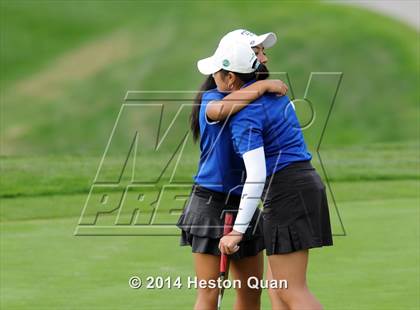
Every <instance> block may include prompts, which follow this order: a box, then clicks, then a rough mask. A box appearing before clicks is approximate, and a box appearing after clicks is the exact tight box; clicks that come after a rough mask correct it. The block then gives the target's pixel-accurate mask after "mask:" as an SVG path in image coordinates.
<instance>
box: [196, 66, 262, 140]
mask: <svg viewBox="0 0 420 310" xmlns="http://www.w3.org/2000/svg"><path fill="white" fill-rule="evenodd" d="M221 72H222V74H223V75H227V74H228V73H229V71H226V70H224V69H222V70H221ZM233 73H234V74H235V75H236V76H237V77H238V78H239V79H240V80H241V82H242V83H243V84H245V83H248V82H250V81H252V80H257V81H258V80H265V79H267V78H268V77H269V75H270V74H269V72H268V68H267V67H266V66H265V65H264V64H260V65H259V66H258V68H257V70H255V72H251V73H236V72H233ZM216 87H217V86H216V82H215V81H214V78H213V77H212V76H211V75H209V76H208V77H207V78H206V80H205V81H204V82H203V84H202V85H201V86H200V89H199V91H198V93H197V95H196V96H195V98H194V104H193V107H192V110H191V114H190V129H191V132H192V134H193V139H194V142H197V141H198V139H199V138H200V121H199V115H200V107H201V99H202V97H203V93H204V92H205V91H207V90H210V89H214V88H216Z"/></svg>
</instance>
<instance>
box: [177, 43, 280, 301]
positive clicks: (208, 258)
mask: <svg viewBox="0 0 420 310" xmlns="http://www.w3.org/2000/svg"><path fill="white" fill-rule="evenodd" d="M245 39H246V38H245ZM239 41H240V42H238V40H237V38H236V39H235V38H233V37H231V38H229V37H227V38H226V37H225V38H224V39H223V40H222V41H221V42H220V45H219V47H218V49H217V51H216V54H217V55H219V56H220V57H222V58H223V57H224V56H223V55H226V54H227V53H230V54H231V55H232V56H234V55H240V54H241V50H242V51H245V52H246V53H248V52H249V53H248V56H249V58H250V59H249V61H248V62H247V63H243V62H241V59H242V58H243V57H237V58H235V59H233V58H231V60H230V61H229V60H228V62H229V63H228V62H227V61H224V60H227V59H226V58H223V59H219V60H220V61H221V62H220V64H221V65H224V66H225V67H229V68H232V66H233V67H234V66H243V67H244V68H245V67H246V69H247V70H249V71H250V72H252V74H253V75H254V76H255V75H256V73H255V71H256V68H258V67H259V68H260V71H261V72H262V73H261V74H260V76H259V78H260V79H263V78H266V77H267V73H265V74H264V72H266V68H265V67H264V66H262V65H260V63H259V61H258V60H257V57H256V55H255V52H254V51H253V50H252V49H251V48H250V44H249V43H248V42H246V41H245V40H239ZM251 57H252V59H251ZM260 57H261V60H262V61H263V62H266V60H267V59H266V57H265V55H264V54H263V53H260ZM264 57H265V58H264ZM200 68H201V65H200ZM201 70H206V68H201ZM206 72H207V71H206ZM210 73H212V72H209V76H208V78H207V80H206V82H205V83H204V84H203V86H202V88H201V90H202V92H200V93H199V95H198V97H197V100H196V105H195V106H194V108H193V111H192V113H191V129H192V131H193V134H194V137H195V138H196V139H198V138H199V139H200V149H201V156H200V163H199V168H198V172H197V175H196V176H195V183H196V184H195V185H194V187H193V191H192V195H191V197H190V199H189V202H188V203H187V206H186V208H185V210H184V211H183V213H182V215H181V217H180V219H179V221H178V227H179V228H181V229H182V236H181V245H189V246H191V248H192V252H193V256H194V262H195V270H196V276H197V278H198V279H199V280H206V281H209V280H216V279H217V278H218V275H219V262H220V250H219V248H218V244H219V241H220V238H221V237H222V234H223V214H224V211H226V210H237V209H238V206H239V202H240V193H241V188H240V185H241V183H243V182H242V172H243V171H244V165H243V161H242V159H241V158H240V157H239V156H237V155H236V154H235V152H234V150H233V144H232V141H231V135H230V132H229V130H228V128H227V127H226V126H225V123H224V122H220V120H222V119H224V118H226V117H227V116H229V115H231V114H233V113H236V112H237V111H239V110H240V109H241V108H243V106H244V105H246V104H249V103H250V102H251V101H253V100H255V99H256V98H258V97H259V96H261V95H262V94H263V93H264V92H267V91H269V92H275V93H278V94H284V93H285V92H286V91H287V86H286V85H285V84H284V83H283V82H281V81H279V80H265V81H264V80H261V81H258V82H256V83H254V84H253V85H251V86H250V87H248V88H244V89H242V90H238V91H236V92H232V93H231V94H229V95H227V96H226V97H225V95H226V94H221V93H220V92H218V91H217V89H216V84H215V82H214V79H213V77H212V75H211V74H210ZM258 215H259V214H258V213H255V215H254V216H253V219H252V221H251V224H250V226H249V229H248V230H247V231H246V233H245V236H244V239H243V241H242V242H241V249H240V250H239V251H237V252H236V253H235V254H233V255H231V257H230V258H231V263H230V270H231V273H232V275H233V277H234V278H235V279H239V280H241V282H242V285H241V288H238V289H237V290H236V292H237V298H236V301H235V309H259V308H260V295H261V290H260V289H251V288H249V287H248V286H247V285H246V281H247V279H248V278H249V277H252V276H253V277H256V278H258V279H261V278H262V273H263V257H262V250H263V249H264V241H263V237H262V235H263V231H262V226H261V225H259V219H258V218H259V216H258ZM217 295H218V288H214V289H210V288H199V289H198V294H197V300H196V304H195V309H214V308H216V302H217Z"/></svg>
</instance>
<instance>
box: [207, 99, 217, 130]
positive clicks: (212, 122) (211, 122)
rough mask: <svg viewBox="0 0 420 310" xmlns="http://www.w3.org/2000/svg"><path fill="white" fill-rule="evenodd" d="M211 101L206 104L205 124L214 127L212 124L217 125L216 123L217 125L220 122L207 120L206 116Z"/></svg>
mask: <svg viewBox="0 0 420 310" xmlns="http://www.w3.org/2000/svg"><path fill="white" fill-rule="evenodd" d="M213 101H214V100H212V101H210V102H209V103H207V105H206V113H205V115H206V123H207V124H209V125H214V124H217V123H219V122H220V121H212V120H210V119H209V117H208V116H207V108H208V107H209V104H211V103H212V102H213Z"/></svg>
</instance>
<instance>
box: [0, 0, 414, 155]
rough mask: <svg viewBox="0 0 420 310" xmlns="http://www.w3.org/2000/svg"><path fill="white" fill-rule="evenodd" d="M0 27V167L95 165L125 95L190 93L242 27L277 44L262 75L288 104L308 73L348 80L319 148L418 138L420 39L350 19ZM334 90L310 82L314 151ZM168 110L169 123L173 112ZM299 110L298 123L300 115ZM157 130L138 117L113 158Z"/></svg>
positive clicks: (134, 10) (71, 16)
mask: <svg viewBox="0 0 420 310" xmlns="http://www.w3.org/2000/svg"><path fill="white" fill-rule="evenodd" d="M256 12H258V14H256ZM338 21H339V22H338ZM1 23H2V26H1V78H0V81H1V87H2V91H1V96H2V97H1V105H2V121H1V128H0V129H1V152H0V154H2V155H7V154H9V155H12V154H20V155H24V154H26V155H32V154H80V153H81V154H91V155H95V156H97V155H100V154H102V152H103V150H104V147H105V145H106V142H107V140H108V138H109V135H110V132H111V129H112V127H113V125H114V122H115V119H116V117H117V114H118V111H119V110H120V107H121V104H122V103H123V98H124V96H125V93H126V91H127V90H195V89H197V87H198V86H199V84H200V81H201V80H202V79H203V78H202V76H200V74H199V73H198V72H197V70H196V67H195V62H196V60H197V59H199V58H201V57H204V56H207V55H209V54H210V53H212V51H213V50H214V48H215V46H216V43H217V42H218V39H219V38H220V37H221V35H222V34H224V33H226V32H227V31H229V30H231V29H235V28H238V27H246V28H249V29H251V30H254V31H255V32H257V33H258V32H264V31H274V32H276V33H277V35H278V37H279V41H278V44H277V45H276V46H275V47H274V48H273V49H271V50H269V51H268V55H269V57H270V63H269V67H270V68H271V70H272V71H276V72H287V73H288V75H289V77H290V80H289V83H290V86H291V91H290V92H289V94H290V95H291V96H292V97H295V98H302V97H303V95H304V91H305V87H306V83H307V81H308V79H309V76H310V73H311V72H312V71H316V72H337V71H338V72H343V74H344V76H343V80H342V83H341V87H340V89H339V91H338V96H337V100H336V105H335V106H334V109H333V116H332V118H331V120H330V123H329V127H328V131H327V134H326V136H325V140H324V143H325V145H327V144H334V145H349V144H366V143H371V142H378V141H380V142H386V141H399V140H413V139H417V138H418V130H417V129H418V122H417V119H418V113H419V105H418V92H417V88H416V87H417V83H416V82H418V81H416V78H417V75H418V72H419V65H418V62H417V59H418V58H417V52H418V50H417V45H416V42H417V39H418V37H417V36H418V33H416V32H415V31H414V30H412V29H410V28H408V27H406V26H404V25H402V24H400V23H398V22H396V21H393V20H391V19H388V18H386V17H382V16H378V15H375V14H373V13H371V12H367V11H363V10H360V9H357V8H353V7H351V8H349V7H345V6H333V5H324V4H322V5H321V4H316V3H314V4H308V3H306V2H305V3H304V4H302V3H301V4H292V3H290V2H286V3H281V2H267V3H263V4H262V5H261V4H260V3H258V4H256V3H245V4H239V3H229V4H223V3H211V2H201V3H187V2H183V3H177V4H171V3H168V2H160V3H150V2H149V3H139V2H130V1H127V2H122V3H116V2H106V3H102V4H101V5H100V6H99V5H97V4H96V3H95V2H94V1H92V2H66V3H64V2H55V1H42V2H32V1H19V2H13V1H2V2H1ZM273 76H276V77H280V78H284V79H286V76H285V75H284V74H278V75H276V74H274V75H273ZM336 85H337V77H336V76H317V77H316V78H314V79H313V81H312V84H311V87H310V89H309V92H308V99H309V100H310V101H311V102H312V103H313V104H314V106H315V109H316V113H317V119H316V122H315V123H314V126H313V127H311V128H310V129H308V130H306V131H305V134H306V137H307V139H308V141H309V144H310V145H316V143H317V141H318V139H319V134H320V131H321V128H322V125H323V123H324V121H325V117H326V114H327V111H328V109H329V107H330V105H331V99H332V95H333V94H334V90H335V88H336ZM163 104H164V105H165V107H167V108H168V109H166V110H165V117H168V119H170V118H171V116H172V115H174V113H175V112H176V110H177V108H176V107H175V104H173V103H168V102H166V103H165V102H163ZM298 109H300V112H299V113H300V114H302V115H301V117H302V118H305V115H304V110H305V107H304V106H302V108H300V107H299V106H298ZM186 114H187V111H186V113H185V114H184V115H181V118H180V122H182V124H183V126H180V127H179V129H177V130H178V131H179V132H178V133H181V131H182V130H183V129H185V125H186V124H185V122H186ZM158 119H159V113H149V114H148V113H146V115H144V114H142V113H139V115H137V116H136V117H133V118H132V119H131V120H130V122H128V123H127V122H126V123H125V127H124V128H122V130H121V131H120V132H119V135H118V140H115V141H116V142H115V144H114V145H115V149H117V150H120V151H121V150H123V152H125V151H126V149H125V145H126V143H128V142H127V141H129V140H130V139H131V138H132V130H133V128H134V127H136V128H137V129H138V130H139V131H140V134H141V133H146V134H144V135H142V139H143V140H142V141H141V142H142V143H147V142H148V141H152V140H153V139H154V138H155V136H154V135H155V132H154V131H155V129H156V127H155V126H156V122H157V121H158ZM167 124H168V123H167ZM170 148H171V147H169V149H170Z"/></svg>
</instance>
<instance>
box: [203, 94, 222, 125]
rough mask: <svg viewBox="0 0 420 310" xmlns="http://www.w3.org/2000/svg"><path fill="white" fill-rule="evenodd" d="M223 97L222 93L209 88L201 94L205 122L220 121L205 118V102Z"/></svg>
mask: <svg viewBox="0 0 420 310" xmlns="http://www.w3.org/2000/svg"><path fill="white" fill-rule="evenodd" d="M224 97H225V95H224V94H222V93H220V92H218V91H217V90H210V91H206V92H205V93H204V94H203V97H202V98H201V104H202V105H205V109H204V118H205V120H206V123H207V124H209V125H213V124H217V123H219V122H220V121H212V120H210V119H208V118H207V112H206V110H207V104H208V103H209V102H211V101H215V100H216V101H219V100H223V98H224Z"/></svg>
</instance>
